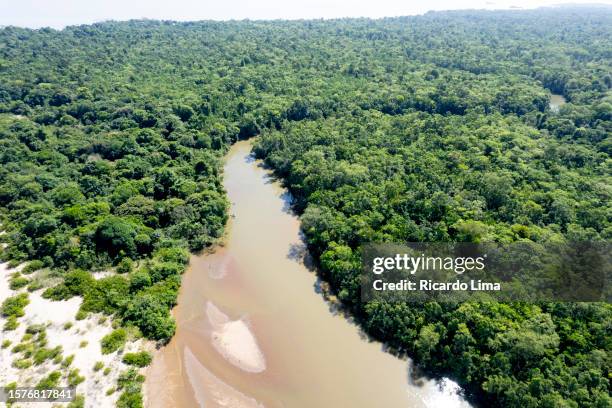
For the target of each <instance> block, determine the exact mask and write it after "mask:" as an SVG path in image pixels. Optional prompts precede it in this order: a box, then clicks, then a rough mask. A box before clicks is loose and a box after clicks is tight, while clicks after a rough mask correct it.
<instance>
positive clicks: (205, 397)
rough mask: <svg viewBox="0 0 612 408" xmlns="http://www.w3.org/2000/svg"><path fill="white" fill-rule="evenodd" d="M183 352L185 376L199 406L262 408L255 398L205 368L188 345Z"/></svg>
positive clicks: (202, 407)
mask: <svg viewBox="0 0 612 408" xmlns="http://www.w3.org/2000/svg"><path fill="white" fill-rule="evenodd" d="M184 353H185V370H186V372H187V377H188V378H189V381H190V382H191V384H192V388H193V389H194V391H195V394H196V395H195V397H196V400H197V401H198V404H199V405H200V407H201V408H204V407H228V408H263V405H262V404H260V403H258V402H257V400H255V399H254V398H252V397H249V396H248V395H245V394H243V393H241V392H240V391H238V390H236V389H235V388H233V387H232V386H230V385H228V384H226V383H225V382H223V381H222V380H221V379H219V378H217V377H216V376H215V375H214V374H213V373H211V372H210V371H209V370H208V369H206V367H204V366H203V365H202V364H201V363H200V362H199V361H198V359H197V358H196V356H195V355H194V354H193V353H192V352H191V350H189V347H185V351H184Z"/></svg>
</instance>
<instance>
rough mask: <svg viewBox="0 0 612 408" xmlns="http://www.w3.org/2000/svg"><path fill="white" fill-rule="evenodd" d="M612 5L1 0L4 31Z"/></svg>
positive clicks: (458, 0)
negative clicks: (103, 23) (135, 21)
mask: <svg viewBox="0 0 612 408" xmlns="http://www.w3.org/2000/svg"><path fill="white" fill-rule="evenodd" d="M559 3H580V4H584V3H605V4H610V5H612V0H425V1H423V0H417V1H414V0H299V1H296V0H255V1H253V0H0V26H6V25H15V26H20V27H30V28H40V27H53V28H57V29H61V28H63V27H65V26H67V25H75V24H90V23H95V22H99V21H105V20H129V19H141V18H149V19H163V20H178V21H193V20H231V19H236V20H242V19H247V18H248V19H251V20H261V19H300V18H304V19H310V18H338V17H372V18H379V17H388V16H402V15H415V14H422V13H425V12H427V11H429V10H451V9H467V8H472V9H473V8H476V9H508V8H536V7H540V6H550V5H554V4H559Z"/></svg>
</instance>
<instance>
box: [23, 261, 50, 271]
mask: <svg viewBox="0 0 612 408" xmlns="http://www.w3.org/2000/svg"><path fill="white" fill-rule="evenodd" d="M44 267H45V264H44V263H43V261H40V260H38V259H36V260H34V261H31V262H30V263H28V264H27V265H26V266H24V267H23V269H22V270H21V272H22V273H23V274H26V275H27V274H30V273H32V272H35V271H37V270H39V269H42V268H44Z"/></svg>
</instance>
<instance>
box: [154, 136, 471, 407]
mask: <svg viewBox="0 0 612 408" xmlns="http://www.w3.org/2000/svg"><path fill="white" fill-rule="evenodd" d="M250 150H251V142H250V141H241V142H238V143H236V144H235V145H234V146H233V147H232V148H231V150H230V152H229V153H228V155H227V159H226V164H225V169H224V186H225V189H226V191H227V194H228V197H229V199H230V201H231V202H232V207H231V209H230V211H231V214H233V215H235V218H232V220H231V222H230V224H229V225H228V227H227V237H226V240H225V243H224V245H223V246H221V247H217V248H216V250H215V251H214V252H212V253H206V254H202V255H199V256H192V257H191V260H190V265H189V268H188V269H187V271H186V272H185V274H184V275H183V277H182V285H181V290H180V292H179V298H178V305H177V307H176V308H175V309H174V310H173V315H174V317H175V319H176V322H177V330H176V334H175V336H174V337H173V339H172V340H171V342H170V343H169V344H168V345H167V346H166V347H164V348H162V349H160V350H159V351H158V352H157V353H156V354H155V358H154V361H153V364H152V366H151V367H150V369H149V370H148V371H147V381H146V405H147V406H149V407H160V408H161V407H164V408H165V407H167V406H181V407H198V406H202V404H203V405H205V406H206V407H226V406H238V407H240V406H244V407H261V406H265V407H266V408H276V407H278V408H280V407H285V406H291V407H296V408H306V407H313V406H351V407H355V408H371V407H374V406H385V407H389V408H394V407H398V408H399V407H402V408H403V407H406V406H410V407H438V406H445V407H451V408H452V407H466V406H468V404H467V403H465V402H464V401H462V400H461V398H460V397H459V396H458V394H457V391H458V387H456V384H454V383H452V382H443V383H441V384H442V385H441V387H440V386H439V384H438V383H437V382H436V381H433V380H428V379H419V381H412V379H411V376H410V374H409V371H410V366H411V362H410V361H409V360H407V359H401V358H397V357H395V356H393V355H391V354H389V353H387V352H385V351H384V350H383V345H382V344H380V343H377V342H370V341H368V340H367V337H366V336H364V335H363V333H361V332H360V331H359V329H358V327H357V326H356V325H354V324H351V323H350V322H349V321H347V319H345V317H344V316H343V315H342V314H341V313H336V312H335V308H334V307H333V306H332V305H331V304H330V303H328V302H326V301H325V299H324V296H323V295H322V293H321V291H320V290H319V288H320V282H319V280H318V278H317V276H316V274H314V273H312V271H310V270H309V269H308V268H307V267H306V265H305V263H304V257H305V255H306V254H307V251H306V248H305V245H304V243H303V241H302V239H301V235H300V222H299V219H298V218H297V217H296V216H295V215H294V214H293V213H292V212H291V211H290V210H288V208H289V207H290V206H289V202H290V197H289V195H288V194H287V192H286V190H284V189H283V188H282V187H281V186H280V184H279V183H278V182H277V181H275V180H274V179H273V177H272V176H271V173H270V172H269V171H268V170H266V169H265V168H264V167H263V166H262V164H261V163H260V162H259V161H255V160H253V159H252V157H251V156H250ZM453 384H454V386H453ZM228 401H232V402H231V403H232V404H234V405H228V404H229V403H228Z"/></svg>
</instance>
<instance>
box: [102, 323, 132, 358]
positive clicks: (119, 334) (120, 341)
mask: <svg viewBox="0 0 612 408" xmlns="http://www.w3.org/2000/svg"><path fill="white" fill-rule="evenodd" d="M126 340H127V332H126V331H125V329H116V330H113V331H112V332H111V333H109V334H107V335H106V336H104V337H102V340H101V342H100V344H101V346H102V354H110V353H114V352H115V351H117V350H119V349H120V348H122V347H123V346H124V345H125V342H126Z"/></svg>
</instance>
